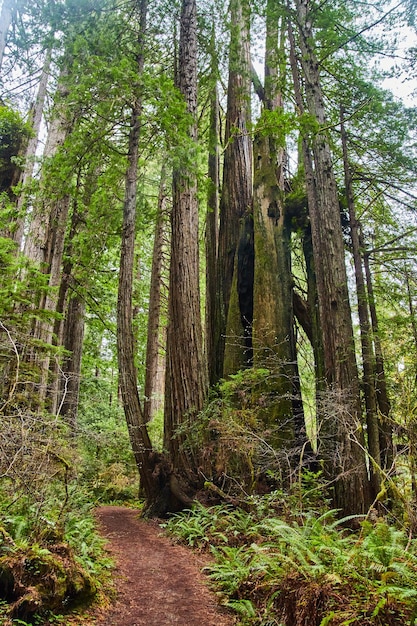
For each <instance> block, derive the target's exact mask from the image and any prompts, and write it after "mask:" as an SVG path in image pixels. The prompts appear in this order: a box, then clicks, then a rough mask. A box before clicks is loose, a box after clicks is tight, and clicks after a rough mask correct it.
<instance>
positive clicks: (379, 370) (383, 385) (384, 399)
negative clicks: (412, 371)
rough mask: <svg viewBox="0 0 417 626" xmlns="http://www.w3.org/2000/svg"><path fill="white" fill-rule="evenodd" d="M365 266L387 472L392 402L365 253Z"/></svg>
mask: <svg viewBox="0 0 417 626" xmlns="http://www.w3.org/2000/svg"><path fill="white" fill-rule="evenodd" d="M360 244H361V249H362V250H363V249H364V246H363V238H362V234H360ZM363 264H364V267H365V277H366V287H367V292H368V301H369V311H370V314H371V324H372V336H373V339H374V349H375V371H376V398H377V401H378V407H379V411H380V415H381V423H380V441H379V447H380V455H381V463H382V467H383V468H384V469H385V470H392V469H393V467H394V444H393V440H392V422H391V417H390V414H391V402H390V399H389V396H388V389H387V379H386V376H385V366H384V355H383V351H382V345H381V339H380V335H379V324H378V315H377V310H376V303H375V295H374V286H373V281H372V274H371V268H370V265H369V254H366V253H364V255H363Z"/></svg>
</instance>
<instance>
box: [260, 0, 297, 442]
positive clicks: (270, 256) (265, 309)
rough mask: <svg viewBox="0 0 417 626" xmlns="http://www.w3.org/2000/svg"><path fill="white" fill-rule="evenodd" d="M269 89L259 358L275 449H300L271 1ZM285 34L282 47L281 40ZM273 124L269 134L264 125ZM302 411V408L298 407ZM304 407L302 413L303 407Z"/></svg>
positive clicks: (263, 136)
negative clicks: (265, 374) (265, 373)
mask: <svg viewBox="0 0 417 626" xmlns="http://www.w3.org/2000/svg"><path fill="white" fill-rule="evenodd" d="M266 19H267V22H266V50H265V88H264V99H263V100H264V101H263V109H264V114H263V115H261V118H260V120H259V123H258V126H259V131H258V133H257V134H256V136H255V143H254V201H253V215H254V244H255V268H254V315H253V353H254V356H253V362H254V366H255V367H266V368H268V369H270V371H271V376H270V379H269V383H268V388H267V389H266V390H265V393H266V394H267V397H269V398H273V400H271V401H270V402H269V403H268V407H267V408H266V410H265V421H266V425H267V426H268V427H269V428H270V429H272V432H273V435H272V438H271V442H273V444H274V445H275V447H277V446H278V447H282V446H283V445H285V447H286V448H287V449H288V450H291V449H293V452H294V451H295V450H294V448H295V439H296V432H295V428H296V424H295V419H294V418H295V415H294V414H295V413H296V417H297V421H298V425H299V426H301V429H302V428H303V426H304V419H303V412H302V404H301V398H299V397H298V402H296V400H297V396H298V392H299V389H298V384H297V380H296V378H297V368H296V359H297V357H296V348H295V337H294V315H293V305H292V302H293V296H292V277H291V250H290V238H291V231H290V226H291V225H290V223H289V220H288V219H287V215H286V209H285V204H284V192H285V180H284V168H285V150H284V147H283V145H282V144H280V142H279V128H276V127H274V125H271V122H269V124H270V125H271V126H270V128H268V119H270V117H269V113H271V112H279V111H281V110H282V107H283V105H282V97H281V92H280V87H279V85H280V81H281V80H282V72H283V69H282V57H283V47H282V44H283V33H282V31H281V33H280V32H279V11H278V7H277V5H276V4H275V3H273V2H271V1H269V2H268V5H267V18H266ZM280 35H281V45H280V43H279V38H280ZM265 125H266V127H267V128H268V132H265V128H264V126H265ZM294 409H296V411H294ZM297 409H301V410H300V414H298V413H299V411H298V410H297Z"/></svg>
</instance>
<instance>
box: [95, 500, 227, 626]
mask: <svg viewBox="0 0 417 626" xmlns="http://www.w3.org/2000/svg"><path fill="white" fill-rule="evenodd" d="M96 514H97V518H98V520H99V524H100V527H101V529H102V533H103V535H104V536H105V537H106V538H108V540H109V546H108V549H109V552H110V553H111V555H112V556H113V558H114V559H115V561H116V563H117V568H116V570H115V584H116V587H117V591H118V595H117V601H116V603H115V605H114V606H113V607H111V608H110V610H108V611H106V615H103V616H102V617H101V618H99V619H98V620H97V622H96V623H97V626H169V624H180V626H231V625H232V624H233V623H234V620H233V618H232V617H231V616H229V615H227V614H225V613H224V612H222V611H221V609H220V607H219V606H218V603H217V599H216V596H215V595H214V594H213V593H211V592H210V591H209V589H208V588H207V586H206V582H205V581H206V579H205V577H204V575H203V574H202V573H201V571H200V570H201V567H202V565H203V564H202V563H198V561H197V558H196V557H195V556H194V554H193V553H192V552H191V551H190V550H187V549H186V548H184V547H182V546H178V545H173V544H172V543H171V542H170V540H169V539H168V538H167V537H164V536H163V535H162V534H161V529H160V528H159V526H158V524H157V523H155V522H149V521H144V520H140V519H138V513H137V511H134V510H131V509H127V508H124V507H116V506H109V507H100V508H99V509H97V512H96Z"/></svg>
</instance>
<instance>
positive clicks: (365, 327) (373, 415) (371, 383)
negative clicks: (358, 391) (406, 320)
mask: <svg viewBox="0 0 417 626" xmlns="http://www.w3.org/2000/svg"><path fill="white" fill-rule="evenodd" d="M340 127H341V138H342V150H343V166H344V173H345V187H346V198H347V205H348V210H349V221H350V234H351V241H352V254H353V263H354V267H355V280H356V293H357V299H358V316H359V330H360V339H361V347H362V367H363V391H364V396H365V407H366V430H367V440H368V450H369V454H370V455H371V462H370V464H369V473H370V477H371V486H372V491H373V493H372V496H373V498H375V497H376V496H377V494H378V493H379V490H380V486H381V477H380V469H379V468H380V467H381V455H380V448H379V428H378V407H377V399H376V390H375V356H374V352H373V347H372V330H371V324H370V320H369V313H368V299H367V294H366V286H365V277H364V272H363V268H362V258H361V250H360V240H359V228H358V220H357V218H356V211H355V202H354V196H353V188H352V175H351V171H350V166H349V160H348V159H349V157H348V146H347V134H346V128H345V122H344V113H343V109H341V113H340ZM374 462H375V464H376V467H375V464H374Z"/></svg>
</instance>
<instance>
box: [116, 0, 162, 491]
mask: <svg viewBox="0 0 417 626" xmlns="http://www.w3.org/2000/svg"><path fill="white" fill-rule="evenodd" d="M138 9H139V38H138V50H139V52H138V56H137V59H138V64H137V69H138V76H139V77H140V76H141V74H142V72H143V65H144V52H143V45H144V35H145V28H146V11H147V2H146V0H141V1H140V3H139V6H138ZM141 122H142V100H141V98H140V96H137V97H136V100H135V102H134V103H133V105H132V113H131V121H130V133H129V151H128V167H127V170H126V177H125V198H124V203H123V226H122V241H121V249H120V271H119V288H118V298H117V357H118V367H119V387H120V394H121V399H122V404H123V409H124V413H125V417H126V423H127V427H128V431H129V437H130V442H131V446H132V450H133V454H134V457H135V462H136V466H137V468H138V471H139V476H140V482H141V487H142V489H143V490H144V493H145V495H146V498H147V500H148V502H151V501H152V500H153V498H154V497H155V493H156V491H157V489H156V485H155V478H154V477H153V476H152V466H151V454H152V446H151V441H150V439H149V434H148V431H147V429H146V424H145V421H144V418H143V412H142V407H141V404H140V400H139V392H138V387H137V371H136V365H135V338H134V333H133V306H132V302H133V271H134V262H135V235H136V193H137V168H138V155H139V139H140V130H141Z"/></svg>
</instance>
